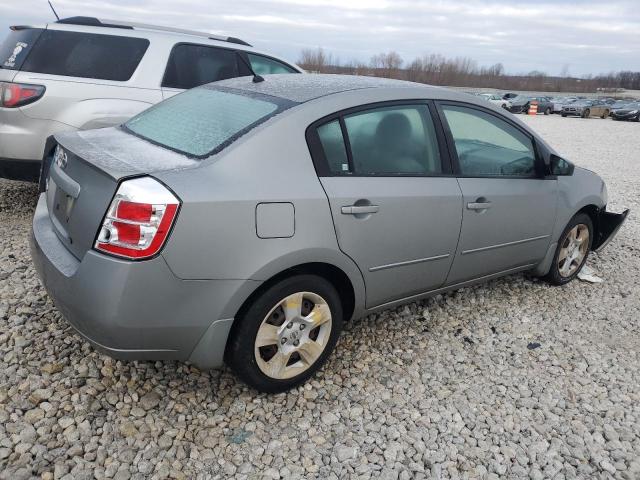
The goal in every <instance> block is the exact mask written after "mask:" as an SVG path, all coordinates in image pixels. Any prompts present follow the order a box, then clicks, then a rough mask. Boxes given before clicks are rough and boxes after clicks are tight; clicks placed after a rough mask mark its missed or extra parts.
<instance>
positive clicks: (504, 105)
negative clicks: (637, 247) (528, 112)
mask: <svg viewBox="0 0 640 480" xmlns="http://www.w3.org/2000/svg"><path fill="white" fill-rule="evenodd" d="M500 106H501V107H502V108H504V109H505V110H507V111H508V110H509V107H507V104H506V103H503V104H502V105H500Z"/></svg>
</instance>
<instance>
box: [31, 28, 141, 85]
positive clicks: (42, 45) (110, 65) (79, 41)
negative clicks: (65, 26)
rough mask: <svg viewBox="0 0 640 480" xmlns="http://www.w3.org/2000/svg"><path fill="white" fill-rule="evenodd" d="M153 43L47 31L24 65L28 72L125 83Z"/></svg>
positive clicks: (98, 35)
mask: <svg viewBox="0 0 640 480" xmlns="http://www.w3.org/2000/svg"><path fill="white" fill-rule="evenodd" d="M148 47H149V40H147V39H145V38H132V37H123V36H117V35H102V34H94V33H82V32H65V31H61V30H45V31H43V32H42V34H41V35H40V37H39V38H38V41H37V42H36V44H35V45H34V46H33V47H32V48H31V51H30V52H29V55H28V56H27V57H26V59H25V60H24V63H23V64H22V70H23V71H25V72H34V73H45V74H50V75H64V76H67V77H80V78H93V79H99V80H113V81H120V82H125V81H127V80H129V79H130V78H131V76H132V75H133V72H135V70H136V68H138V64H139V63H140V60H142V57H143V56H144V54H145V52H146V51H147V48H148Z"/></svg>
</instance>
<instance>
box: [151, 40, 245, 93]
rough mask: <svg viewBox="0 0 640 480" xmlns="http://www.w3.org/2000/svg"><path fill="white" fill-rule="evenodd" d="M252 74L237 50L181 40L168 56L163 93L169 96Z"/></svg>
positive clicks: (163, 80)
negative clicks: (207, 84)
mask: <svg viewBox="0 0 640 480" xmlns="http://www.w3.org/2000/svg"><path fill="white" fill-rule="evenodd" d="M249 74H250V72H249V68H248V67H247V65H246V63H245V61H243V59H242V58H241V57H240V55H239V54H238V52H237V51H236V50H234V49H231V48H221V47H214V46H211V45H200V44H192V43H178V44H176V45H174V47H173V48H172V49H171V54H170V55H169V61H168V62H167V67H166V70H165V73H164V77H163V79H162V96H163V98H165V99H166V98H169V97H172V96H173V95H176V94H178V93H180V92H182V91H184V90H188V89H190V88H194V87H197V86H200V85H204V84H206V83H210V82H217V81H218V80H225V79H227V78H234V77H239V76H243V75H249Z"/></svg>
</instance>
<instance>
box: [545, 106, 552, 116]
mask: <svg viewBox="0 0 640 480" xmlns="http://www.w3.org/2000/svg"><path fill="white" fill-rule="evenodd" d="M544 114H545V115H550V114H551V108H549V107H547V108H545V110H544Z"/></svg>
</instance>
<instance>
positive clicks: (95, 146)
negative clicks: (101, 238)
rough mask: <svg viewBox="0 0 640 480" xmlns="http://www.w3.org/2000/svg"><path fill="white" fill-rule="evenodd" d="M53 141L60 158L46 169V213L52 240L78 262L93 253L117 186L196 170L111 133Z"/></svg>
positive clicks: (191, 162)
mask: <svg viewBox="0 0 640 480" xmlns="http://www.w3.org/2000/svg"><path fill="white" fill-rule="evenodd" d="M55 139H56V141H57V142H58V144H59V145H60V146H61V147H62V152H63V153H64V155H63V156H62V158H61V159H60V161H59V162H57V161H55V160H54V161H53V163H52V165H51V167H50V169H49V175H48V177H47V191H46V199H47V208H48V210H49V217H50V218H51V221H52V223H53V226H54V228H55V231H56V234H57V235H58V238H60V240H61V241H62V242H63V243H64V244H65V246H66V247H67V249H68V250H69V251H70V252H71V253H72V254H73V255H74V256H75V257H76V258H77V259H78V260H82V258H83V257H84V255H85V253H86V252H87V251H88V250H90V249H91V248H92V247H93V244H94V242H95V239H96V235H97V233H98V230H99V228H100V226H101V223H102V220H103V217H104V215H105V212H106V211H107V208H108V207H109V205H110V203H111V200H112V199H113V196H114V195H115V193H116V190H117V188H118V184H119V182H120V180H122V179H123V178H126V177H135V176H141V175H146V174H152V173H155V172H159V171H164V170H174V169H176V168H192V167H195V166H197V165H198V164H199V162H198V161H197V160H190V159H188V158H187V157H185V156H183V155H180V154H177V153H175V152H171V151H168V150H166V149H163V148H161V147H158V146H155V145H152V144H150V143H148V142H146V141H144V140H141V139H139V138H137V137H135V136H133V135H130V134H127V133H125V132H123V131H121V130H119V129H117V128H106V129H100V130H89V131H83V132H72V133H64V134H59V135H56V137H55Z"/></svg>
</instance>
